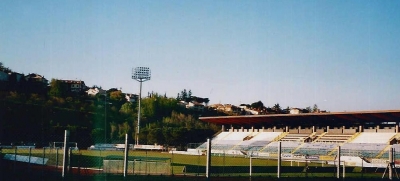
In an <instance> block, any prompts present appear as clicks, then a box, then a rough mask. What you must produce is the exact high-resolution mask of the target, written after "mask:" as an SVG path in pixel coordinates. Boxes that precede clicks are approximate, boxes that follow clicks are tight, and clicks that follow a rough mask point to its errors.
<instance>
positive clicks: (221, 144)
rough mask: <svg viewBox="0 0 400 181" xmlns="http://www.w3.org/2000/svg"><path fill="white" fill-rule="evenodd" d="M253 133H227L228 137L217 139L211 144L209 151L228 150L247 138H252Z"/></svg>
mask: <svg viewBox="0 0 400 181" xmlns="http://www.w3.org/2000/svg"><path fill="white" fill-rule="evenodd" d="M252 134H253V132H251V133H249V132H229V134H228V135H226V136H225V137H223V138H222V139H219V140H218V141H216V142H215V143H213V142H211V149H214V150H230V149H232V148H233V147H234V146H235V145H237V144H239V143H240V142H242V141H243V140H244V138H246V137H248V136H252Z"/></svg>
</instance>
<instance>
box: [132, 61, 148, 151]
mask: <svg viewBox="0 0 400 181" xmlns="http://www.w3.org/2000/svg"><path fill="white" fill-rule="evenodd" d="M150 77H151V72H150V68H149V67H136V68H134V69H132V79H135V80H137V81H138V82H139V83H140V91H139V98H138V100H139V109H138V122H137V131H136V145H139V131H140V99H141V98H142V82H145V81H148V80H150Z"/></svg>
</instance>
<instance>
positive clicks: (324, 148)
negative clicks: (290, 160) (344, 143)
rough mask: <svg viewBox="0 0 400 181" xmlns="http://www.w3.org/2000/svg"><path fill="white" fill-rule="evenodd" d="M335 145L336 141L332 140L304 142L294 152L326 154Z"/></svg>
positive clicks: (336, 144)
mask: <svg viewBox="0 0 400 181" xmlns="http://www.w3.org/2000/svg"><path fill="white" fill-rule="evenodd" d="M337 146H338V143H333V142H315V143H304V144H303V145H302V146H301V147H300V148H299V149H297V150H296V151H295V152H294V153H295V154H302V155H328V153H329V152H330V151H332V150H333V149H335V148H336V147H337Z"/></svg>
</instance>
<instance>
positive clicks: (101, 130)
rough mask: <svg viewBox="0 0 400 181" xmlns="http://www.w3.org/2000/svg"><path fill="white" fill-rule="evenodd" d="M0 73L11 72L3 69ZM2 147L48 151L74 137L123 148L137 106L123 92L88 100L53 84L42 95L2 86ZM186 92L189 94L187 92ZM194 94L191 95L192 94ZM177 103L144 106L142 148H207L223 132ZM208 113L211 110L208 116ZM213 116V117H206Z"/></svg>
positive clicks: (156, 99)
mask: <svg viewBox="0 0 400 181" xmlns="http://www.w3.org/2000/svg"><path fill="white" fill-rule="evenodd" d="M1 70H7V71H9V72H11V70H10V69H9V68H5V67H4V66H3V64H1ZM0 84H3V86H2V87H3V89H2V90H1V91H0V118H1V122H0V132H1V133H0V140H1V144H3V145H5V144H11V143H13V144H26V143H35V144H37V146H48V144H49V142H54V141H62V140H63V132H64V130H66V129H68V130H70V131H71V138H70V139H71V141H72V140H73V141H75V142H78V143H79V146H81V147H87V146H90V145H92V144H95V143H104V142H107V143H122V142H123V140H124V138H125V134H126V133H128V134H129V135H130V136H129V137H130V139H131V142H132V143H133V142H134V141H133V139H134V137H135V132H136V131H137V117H138V116H137V113H138V110H137V109H138V105H137V103H135V102H134V103H132V102H129V101H127V100H126V99H125V94H124V93H122V92H121V90H118V89H109V90H108V91H106V94H97V95H95V96H88V95H87V94H85V93H80V94H71V93H69V92H68V91H66V90H67V89H66V87H65V85H64V84H62V83H61V81H60V80H56V79H52V80H51V81H50V83H49V85H48V87H47V88H45V89H43V90H41V91H40V92H29V91H26V90H29V87H28V86H29V85H28V84H23V85H22V86H23V87H24V89H25V90H21V89H9V87H8V86H4V84H9V82H6V81H0ZM185 91H186V90H185ZM190 92H191V91H190ZM178 103H179V100H178V99H177V98H169V97H166V96H165V95H163V96H161V95H160V94H157V93H149V96H147V97H145V98H142V100H141V107H142V111H141V122H140V140H139V141H140V143H141V144H159V145H172V146H185V145H186V144H188V143H197V142H204V141H205V139H206V138H207V137H210V136H212V135H213V134H215V133H216V132H217V131H219V129H220V128H219V127H217V126H216V125H211V124H207V123H204V122H201V121H199V119H198V117H199V115H200V113H199V112H196V111H192V110H189V109H186V108H184V107H182V106H180V105H179V104H178ZM205 112H207V110H205ZM206 114H211V115H213V113H206Z"/></svg>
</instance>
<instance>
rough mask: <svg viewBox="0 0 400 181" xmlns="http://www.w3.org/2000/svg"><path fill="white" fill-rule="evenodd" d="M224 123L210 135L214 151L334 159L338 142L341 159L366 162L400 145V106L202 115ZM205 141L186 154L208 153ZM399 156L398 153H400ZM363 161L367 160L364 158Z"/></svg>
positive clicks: (358, 162) (208, 119)
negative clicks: (346, 109) (265, 113)
mask: <svg viewBox="0 0 400 181" xmlns="http://www.w3.org/2000/svg"><path fill="white" fill-rule="evenodd" d="M200 120H202V121H204V122H208V123H215V124H219V125H221V127H222V129H221V131H220V132H219V133H217V134H216V135H215V136H214V137H213V138H211V153H212V154H224V155H232V156H237V155H242V156H247V155H251V156H257V157H262V156H265V157H268V156H271V155H273V154H275V155H276V153H277V152H278V144H279V143H281V153H282V154H286V155H289V156H288V157H291V158H294V157H296V156H297V157H303V158H304V157H305V156H308V155H317V156H318V158H325V160H326V161H332V159H326V158H329V157H331V158H334V157H335V156H336V155H337V150H338V148H339V147H340V150H341V152H340V155H341V157H342V160H350V161H353V162H355V163H354V165H359V164H364V166H368V164H369V163H371V161H373V160H374V159H387V158H388V157H389V155H388V151H389V150H390V148H394V149H399V150H400V144H398V143H399V140H400V133H399V122H400V110H386V111H362V112H335V113H306V114H271V115H246V116H222V117H201V118H200ZM205 149H206V143H203V144H201V145H200V146H198V147H196V148H191V149H188V150H187V151H186V152H182V154H195V155H196V154H204V153H205ZM399 155H400V154H399ZM361 162H363V163H361Z"/></svg>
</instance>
